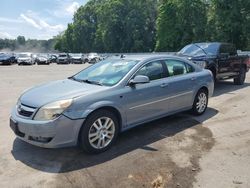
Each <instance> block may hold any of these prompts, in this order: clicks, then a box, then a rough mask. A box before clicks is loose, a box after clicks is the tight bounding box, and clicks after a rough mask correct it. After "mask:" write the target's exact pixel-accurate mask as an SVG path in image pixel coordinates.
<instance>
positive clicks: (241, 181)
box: [0, 65, 250, 188]
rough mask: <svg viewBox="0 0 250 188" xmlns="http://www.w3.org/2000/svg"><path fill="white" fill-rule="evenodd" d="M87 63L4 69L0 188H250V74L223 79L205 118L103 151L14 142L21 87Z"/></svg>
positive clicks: (146, 128)
mask: <svg viewBox="0 0 250 188" xmlns="http://www.w3.org/2000/svg"><path fill="white" fill-rule="evenodd" d="M84 67H86V65H49V66H46V65H45V66H37V65H35V66H17V65H14V66H0V98H1V100H0V143H1V145H0V187H115V188H117V187H209V188H211V187H217V188H235V187H239V188H241V187H244V188H247V187H250V112H249V111H250V105H249V104H250V97H249V94H250V87H249V86H250V74H248V77H247V82H246V84H245V85H244V86H235V85H233V84H232V82H231V81H227V82H221V83H219V84H217V85H216V86H215V93H214V97H213V98H211V99H210V101H209V108H208V110H207V112H206V113H205V114H204V115H202V116H200V117H194V116H192V115H190V114H189V113H181V114H177V115H175V116H171V117H166V118H163V119H160V120H157V121H154V122H151V123H148V124H145V125H142V126H140V127H137V128H134V129H132V130H130V131H127V132H125V133H123V134H121V135H120V137H119V138H118V141H117V142H116V144H115V145H114V147H113V148H112V149H111V150H109V151H107V152H105V153H102V154H99V155H87V154H85V153H83V152H82V151H81V150H79V149H78V148H77V147H72V148H63V149H43V148H39V147H35V146H32V145H29V144H26V143H24V142H23V141H20V140H19V139H16V138H15V135H14V134H13V133H12V131H11V129H10V128H9V114H10V111H11V108H12V106H13V105H15V103H16V101H17V99H18V97H19V96H20V94H21V93H22V91H24V90H25V89H27V88H29V87H32V86H34V85H37V84H40V83H43V82H47V81H50V80H57V79H63V78H66V77H68V76H70V75H72V74H74V73H76V72H78V71H80V70H81V69H83V68H84Z"/></svg>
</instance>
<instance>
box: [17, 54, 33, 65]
mask: <svg viewBox="0 0 250 188" xmlns="http://www.w3.org/2000/svg"><path fill="white" fill-rule="evenodd" d="M17 63H18V65H33V64H34V59H33V57H32V53H20V54H18V57H17Z"/></svg>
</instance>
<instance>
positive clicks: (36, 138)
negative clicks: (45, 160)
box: [29, 136, 52, 143]
mask: <svg viewBox="0 0 250 188" xmlns="http://www.w3.org/2000/svg"><path fill="white" fill-rule="evenodd" d="M29 140H32V141H35V142H41V143H48V142H50V141H51V140H52V138H51V137H41V136H29Z"/></svg>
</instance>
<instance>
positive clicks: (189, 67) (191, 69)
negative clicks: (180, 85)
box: [185, 63, 195, 73]
mask: <svg viewBox="0 0 250 188" xmlns="http://www.w3.org/2000/svg"><path fill="white" fill-rule="evenodd" d="M185 65H186V67H187V73H191V72H194V71H195V69H194V67H192V66H191V65H189V64H187V63H185Z"/></svg>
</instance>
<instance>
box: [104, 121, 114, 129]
mask: <svg viewBox="0 0 250 188" xmlns="http://www.w3.org/2000/svg"><path fill="white" fill-rule="evenodd" d="M112 125H113V122H112V121H111V122H109V124H108V125H107V126H106V129H107V130H108V129H109V128H110V127H111V126H112Z"/></svg>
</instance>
